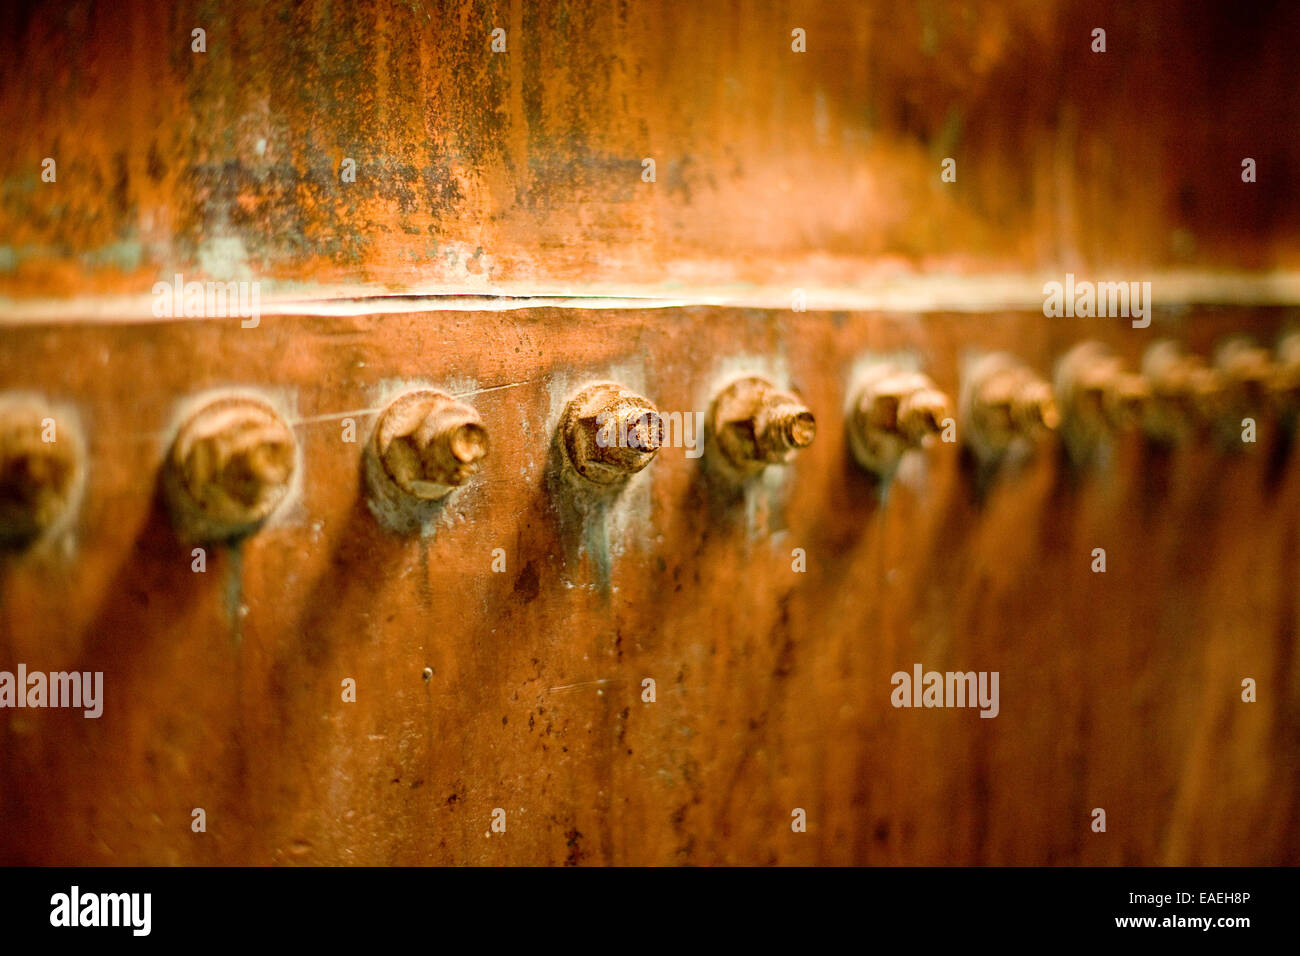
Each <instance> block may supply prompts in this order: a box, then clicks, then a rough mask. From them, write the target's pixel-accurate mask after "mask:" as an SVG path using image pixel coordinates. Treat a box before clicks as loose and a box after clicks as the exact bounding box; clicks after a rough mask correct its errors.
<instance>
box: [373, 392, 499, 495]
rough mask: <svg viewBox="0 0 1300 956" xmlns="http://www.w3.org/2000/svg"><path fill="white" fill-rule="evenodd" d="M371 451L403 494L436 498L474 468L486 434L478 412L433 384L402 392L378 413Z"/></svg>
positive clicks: (484, 446)
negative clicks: (437, 388) (426, 387)
mask: <svg viewBox="0 0 1300 956" xmlns="http://www.w3.org/2000/svg"><path fill="white" fill-rule="evenodd" d="M374 453H375V455H376V457H377V458H378V460H379V461H380V462H381V463H382V465H383V470H384V473H385V475H387V477H388V478H389V479H390V480H391V481H392V482H393V484H395V485H396V486H397V487H398V488H400V489H401V490H402V491H403V492H404V493H405V494H407V495H410V496H411V497H413V498H418V499H420V500H422V501H437V500H439V499H441V498H445V497H446V496H447V495H449V494H450V493H451V492H453V491H454V490H456V489H457V488H459V487H460V486H461V485H463V484H465V482H467V481H469V479H470V478H472V477H473V476H474V474H475V473H476V472H477V471H478V469H479V466H480V464H481V463H482V461H483V459H484V458H485V457H487V453H488V434H487V428H485V427H484V425H483V422H482V420H481V419H480V418H479V415H478V412H476V411H475V410H474V409H473V408H472V407H470V406H469V405H466V404H465V403H464V402H460V401H457V400H456V399H454V398H452V397H451V396H450V395H447V394H445V393H443V392H439V391H434V390H432V389H420V390H419V391H413V392H407V393H406V394H404V395H402V396H400V397H398V398H397V399H396V400H394V401H393V402H392V404H390V405H389V406H388V407H387V408H386V409H384V411H383V414H382V415H381V416H380V418H379V422H378V424H377V425H376V427H375V433H374Z"/></svg>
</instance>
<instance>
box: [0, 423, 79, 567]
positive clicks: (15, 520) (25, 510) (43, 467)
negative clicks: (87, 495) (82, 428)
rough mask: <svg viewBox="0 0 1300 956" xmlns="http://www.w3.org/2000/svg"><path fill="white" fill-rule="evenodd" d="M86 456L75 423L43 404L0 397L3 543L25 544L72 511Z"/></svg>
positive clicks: (0, 532)
mask: <svg viewBox="0 0 1300 956" xmlns="http://www.w3.org/2000/svg"><path fill="white" fill-rule="evenodd" d="M83 457H84V455H83V451H82V445H81V440H80V436H79V435H78V433H77V431H76V429H75V427H74V426H73V425H72V423H71V422H68V421H66V420H65V419H61V418H60V417H59V416H57V415H55V413H54V412H53V411H51V410H50V409H49V408H47V407H46V406H45V405H44V404H43V403H41V402H38V401H36V400H34V399H32V400H28V399H25V398H12V399H5V400H3V401H0V546H5V547H13V548H25V547H27V546H29V545H31V544H32V543H33V542H35V541H36V539H38V538H40V537H41V536H42V535H44V534H46V533H47V532H49V531H50V529H51V528H53V527H55V526H56V525H57V524H58V523H59V522H60V521H61V519H63V518H64V517H65V516H66V515H67V514H68V513H69V512H70V510H71V506H72V501H73V499H74V497H75V496H76V489H77V487H78V483H79V481H80V477H81V469H82V459H83Z"/></svg>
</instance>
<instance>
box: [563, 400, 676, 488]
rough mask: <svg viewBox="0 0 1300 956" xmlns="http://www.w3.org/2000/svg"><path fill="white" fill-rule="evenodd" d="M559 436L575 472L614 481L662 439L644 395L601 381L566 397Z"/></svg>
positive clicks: (640, 464)
mask: <svg viewBox="0 0 1300 956" xmlns="http://www.w3.org/2000/svg"><path fill="white" fill-rule="evenodd" d="M559 439H560V445H561V447H562V448H563V450H564V456H565V460H566V461H567V462H568V464H569V466H570V467H571V468H572V469H573V471H574V472H575V473H576V474H578V475H579V476H581V477H582V478H584V479H585V480H587V481H590V482H594V483H595V484H599V485H616V484H618V483H620V482H623V481H626V480H627V479H628V478H629V477H630V476H632V475H634V474H636V473H637V472H638V471H640V470H641V469H642V468H644V467H645V466H646V465H648V464H650V462H651V461H653V460H654V457H655V454H656V453H657V452H658V451H659V448H660V446H661V445H663V442H664V426H663V419H662V418H661V417H660V415H659V410H658V409H657V408H655V406H654V405H653V404H652V403H651V402H650V400H649V399H646V398H643V397H642V396H640V395H637V394H636V393H635V392H632V391H629V390H628V389H626V388H624V387H623V386H621V385H615V384H612V383H601V384H598V385H592V386H590V387H588V388H585V389H583V390H582V391H581V392H579V393H578V394H577V395H575V396H574V397H573V399H571V400H570V401H569V404H568V405H567V406H566V407H565V409H564V415H563V416H562V417H561V419H560V425H559Z"/></svg>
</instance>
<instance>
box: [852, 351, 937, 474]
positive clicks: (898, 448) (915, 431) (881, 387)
mask: <svg viewBox="0 0 1300 956" xmlns="http://www.w3.org/2000/svg"><path fill="white" fill-rule="evenodd" d="M950 414H951V410H950V407H949V402H948V396H946V395H945V394H944V393H943V392H941V391H939V389H938V388H936V387H935V384H934V382H932V381H931V380H930V379H929V377H928V376H926V375H924V374H922V373H921V372H916V371H910V370H908V369H904V368H900V367H899V366H897V365H895V364H893V363H891V362H881V363H879V364H877V365H874V366H872V367H871V368H870V369H869V370H868V372H867V373H866V375H865V376H864V377H863V379H862V381H861V382H860V384H859V387H858V390H857V392H856V394H855V396H854V398H853V404H852V407H851V409H850V411H849V415H848V428H849V447H850V448H851V449H852V451H853V456H854V458H855V459H857V462H858V464H860V465H862V467H863V468H866V469H867V470H868V471H872V472H875V473H876V474H879V475H888V474H891V473H892V472H893V471H894V470H895V469H896V468H897V467H898V463H899V461H900V459H901V458H902V456H903V453H904V452H905V451H907V450H909V449H913V448H920V447H921V446H922V445H923V444H925V443H926V442H927V440H928V439H930V438H931V437H932V436H934V435H937V434H939V432H940V431H942V429H943V422H944V419H946V418H948V416H949V415H950Z"/></svg>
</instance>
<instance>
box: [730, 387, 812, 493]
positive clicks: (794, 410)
mask: <svg viewBox="0 0 1300 956" xmlns="http://www.w3.org/2000/svg"><path fill="white" fill-rule="evenodd" d="M708 431H709V434H710V436H711V437H712V440H713V444H714V445H715V446H716V448H717V450H718V452H719V453H720V457H721V463H722V464H723V466H724V468H726V469H728V470H730V471H732V472H735V473H737V474H739V475H740V476H742V477H744V476H748V475H751V474H756V473H757V472H759V471H762V470H763V469H764V468H765V467H767V466H768V465H782V464H788V463H789V462H790V461H791V460H793V458H794V455H795V453H796V452H797V451H799V450H800V449H802V448H807V447H808V446H809V445H811V444H812V443H813V440H814V439H815V438H816V437H817V420H816V418H814V417H813V413H812V411H811V409H809V408H808V406H806V405H804V403H803V402H802V400H800V398H799V397H798V396H797V395H795V394H793V393H792V392H785V391H782V390H781V389H778V388H777V387H776V386H775V385H773V384H772V383H771V382H769V381H767V380H766V379H764V378H759V377H758V376H747V377H745V378H740V379H737V380H735V381H733V382H731V383H730V384H728V385H727V386H726V387H725V388H723V389H722V390H721V391H720V392H718V394H717V396H716V397H715V398H714V400H713V403H712V405H711V406H710V408H709V415H708Z"/></svg>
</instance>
